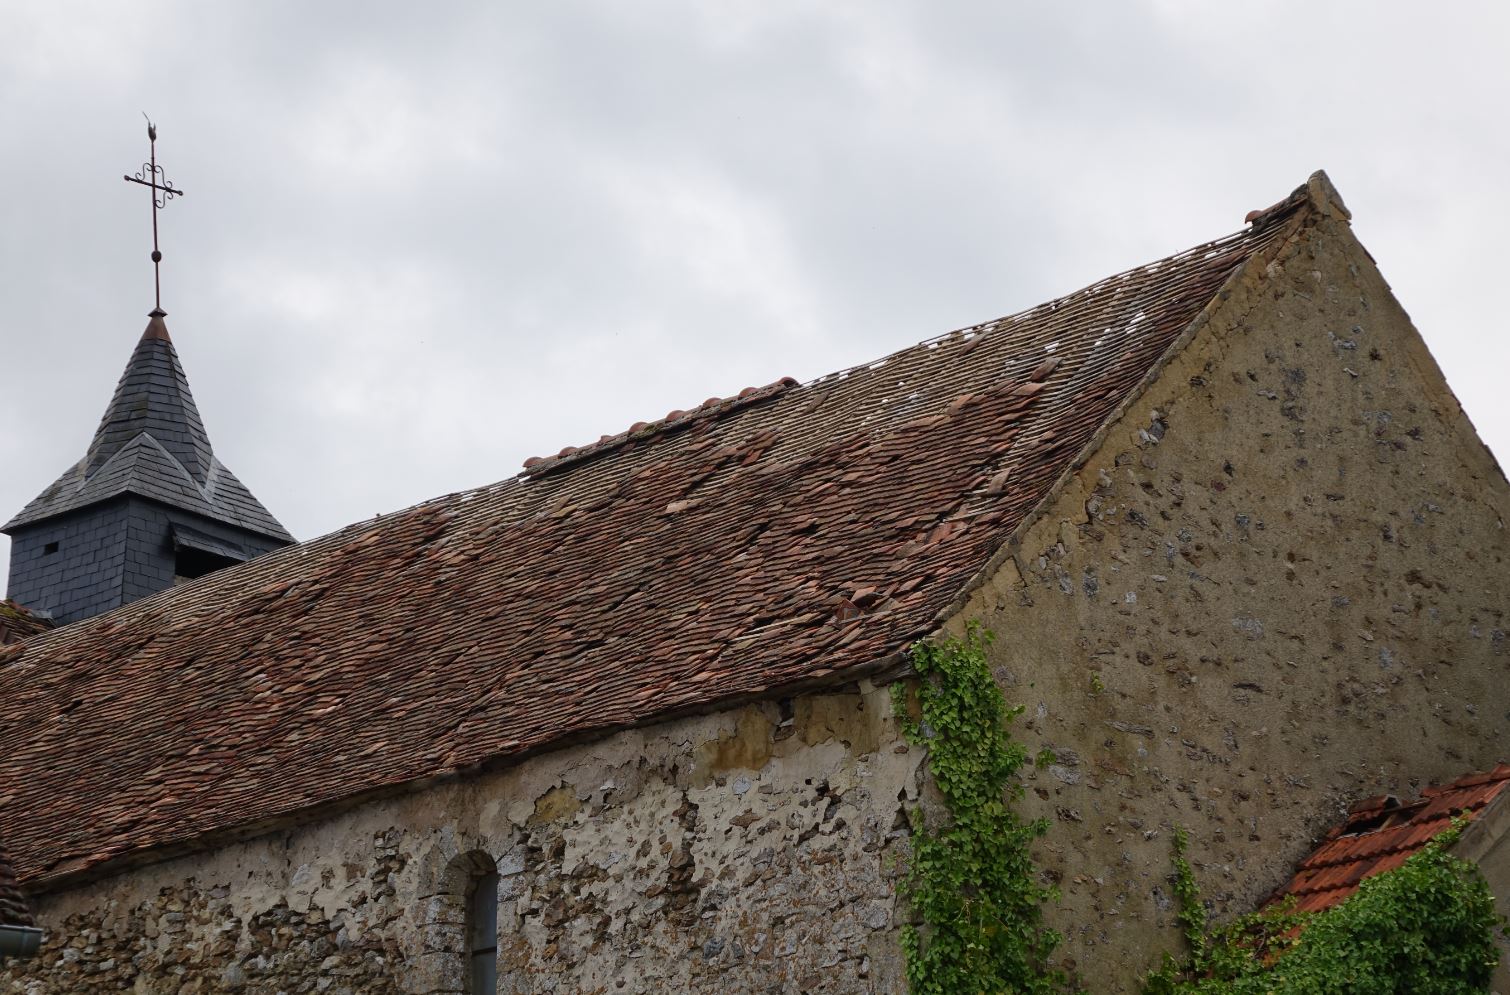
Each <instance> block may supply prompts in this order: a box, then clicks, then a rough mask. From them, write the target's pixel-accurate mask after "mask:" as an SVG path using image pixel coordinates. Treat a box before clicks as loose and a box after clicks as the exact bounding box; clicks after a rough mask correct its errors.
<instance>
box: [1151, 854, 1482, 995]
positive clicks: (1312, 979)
mask: <svg viewBox="0 0 1510 995" xmlns="http://www.w3.org/2000/svg"><path fill="white" fill-rule="evenodd" d="M1458 832H1459V827H1458V826H1454V827H1453V828H1452V829H1450V830H1448V831H1446V832H1444V833H1442V834H1441V835H1439V836H1438V837H1437V838H1436V839H1434V840H1432V841H1431V842H1430V843H1428V844H1427V845H1426V846H1425V847H1423V848H1422V849H1421V851H1420V852H1418V853H1416V854H1414V855H1413V856H1411V857H1410V858H1409V859H1408V860H1407V861H1406V862H1405V864H1404V865H1402V866H1401V867H1398V868H1396V869H1394V870H1392V871H1387V872H1385V873H1383V874H1376V875H1375V876H1373V877H1371V878H1368V879H1366V880H1365V881H1364V882H1363V883H1362V884H1361V885H1360V886H1359V888H1358V890H1357V891H1356V892H1354V893H1353V894H1352V895H1350V896H1349V897H1348V898H1347V900H1346V901H1344V902H1342V903H1341V904H1340V905H1337V906H1334V907H1333V908H1330V909H1327V910H1326V911H1324V912H1320V913H1317V914H1312V915H1305V914H1297V913H1295V912H1293V911H1291V910H1290V908H1289V907H1287V906H1283V907H1280V908H1278V909H1274V910H1268V911H1264V912H1258V913H1255V914H1253V915H1249V916H1245V917H1243V918H1242V919H1239V920H1238V921H1237V922H1235V923H1233V924H1232V925H1230V926H1227V927H1219V928H1216V929H1212V930H1209V931H1208V930H1206V929H1204V913H1203V912H1202V913H1198V914H1195V915H1192V914H1191V910H1192V909H1193V908H1194V909H1199V900H1198V898H1197V897H1196V894H1195V889H1194V882H1193V876H1192V875H1191V874H1190V871H1189V865H1188V864H1186V863H1185V862H1184V857H1183V853H1184V838H1183V834H1178V835H1177V836H1176V843H1175V878H1176V882H1177V887H1176V891H1177V894H1178V895H1179V897H1180V900H1181V912H1182V915H1181V921H1182V922H1183V923H1185V924H1186V929H1187V936H1190V935H1191V932H1192V926H1193V927H1194V928H1193V933H1194V934H1195V935H1194V936H1191V939H1192V943H1191V951H1192V952H1191V955H1190V957H1189V958H1188V959H1187V960H1186V961H1185V963H1183V964H1176V963H1174V962H1173V961H1172V959H1170V958H1169V957H1167V955H1166V958H1165V964H1164V966H1163V967H1162V968H1161V969H1160V970H1159V971H1157V972H1155V973H1154V974H1152V975H1150V976H1149V977H1148V978H1147V980H1146V983H1145V986H1144V992H1145V993H1146V995H1217V993H1222V995H1463V993H1466V992H1486V991H1488V990H1489V976H1490V974H1491V973H1492V972H1493V971H1494V967H1495V965H1496V964H1498V963H1499V950H1498V948H1497V947H1496V946H1495V943H1494V936H1495V932H1496V930H1498V929H1500V928H1501V927H1502V926H1503V925H1504V920H1502V919H1501V917H1500V916H1499V915H1498V914H1497V913H1496V912H1495V911H1494V898H1493V896H1491V895H1490V894H1489V888H1488V885H1487V884H1485V882H1484V878H1483V875H1481V874H1480V873H1479V871H1478V868H1477V867H1475V866H1474V865H1473V864H1471V863H1469V862H1467V861H1465V860H1459V859H1458V858H1456V857H1454V856H1452V855H1451V854H1450V853H1448V852H1447V851H1448V847H1450V846H1451V845H1452V843H1453V841H1455V840H1456V839H1457V836H1458ZM1182 885H1183V887H1182Z"/></svg>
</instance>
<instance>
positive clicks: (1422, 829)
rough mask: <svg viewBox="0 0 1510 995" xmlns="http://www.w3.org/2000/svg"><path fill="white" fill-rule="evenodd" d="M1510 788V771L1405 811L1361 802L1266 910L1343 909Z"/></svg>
mask: <svg viewBox="0 0 1510 995" xmlns="http://www.w3.org/2000/svg"><path fill="white" fill-rule="evenodd" d="M1507 784H1510V765H1507V764H1500V765H1499V766H1498V767H1496V768H1494V770H1492V771H1490V772H1488V773H1487V774H1469V775H1468V776H1467V777H1462V778H1459V779H1458V780H1456V781H1453V782H1452V783H1451V784H1448V785H1444V786H1442V787H1431V788H1427V789H1426V790H1424V791H1422V792H1421V797H1420V798H1418V799H1417V800H1416V801H1413V802H1410V803H1409V804H1406V805H1402V804H1400V802H1399V800H1398V799H1396V798H1393V797H1391V796H1388V795H1380V796H1378V797H1375V798H1368V799H1365V800H1364V801H1361V802H1358V803H1357V804H1356V805H1354V806H1353V807H1352V809H1351V810H1350V811H1349V812H1348V817H1347V821H1346V822H1344V823H1343V824H1342V825H1340V826H1338V827H1337V828H1335V829H1333V830H1332V831H1331V832H1330V833H1328V834H1327V837H1326V840H1325V841H1324V842H1323V843H1322V844H1321V846H1319V847H1317V848H1316V852H1315V853H1313V854H1311V855H1310V856H1309V857H1307V858H1306V859H1305V860H1304V861H1302V862H1301V864H1300V867H1299V868H1298V869H1297V870H1296V872H1295V876H1294V877H1293V878H1291V879H1290V882H1289V883H1288V884H1286V885H1285V886H1284V887H1282V888H1280V889H1278V890H1277V891H1275V893H1274V894H1273V895H1272V896H1271V897H1270V898H1269V902H1268V904H1273V903H1275V902H1279V901H1281V900H1283V899H1284V898H1285V897H1286V896H1289V895H1294V896H1295V899H1296V908H1297V909H1299V910H1300V911H1304V912H1320V911H1321V910H1322V909H1329V908H1331V907H1332V906H1334V905H1338V904H1340V903H1341V902H1342V901H1343V899H1345V898H1347V897H1348V896H1349V895H1351V894H1352V893H1353V892H1355V891H1357V890H1358V885H1359V884H1360V883H1362V881H1363V880H1364V878H1371V877H1373V876H1374V875H1375V874H1383V873H1384V872H1385V871H1392V870H1394V869H1395V868H1396V867H1399V866H1400V865H1401V864H1403V863H1405V861H1406V859H1407V858H1409V857H1410V856H1411V854H1413V853H1415V852H1416V851H1418V850H1420V849H1421V848H1422V847H1423V846H1425V845H1426V844H1427V842H1428V841H1429V840H1431V838H1432V837H1434V836H1436V835H1437V834H1438V833H1441V832H1443V831H1444V830H1446V829H1448V828H1450V827H1451V825H1452V820H1453V819H1454V818H1456V817H1457V816H1460V815H1463V814H1464V813H1465V812H1466V813H1467V815H1468V818H1469V819H1474V818H1477V817H1478V816H1479V815H1480V814H1481V813H1482V812H1483V811H1484V809H1485V808H1486V807H1487V806H1488V805H1489V803H1490V802H1492V801H1494V800H1495V799H1496V798H1498V797H1499V795H1500V793H1501V792H1503V791H1504V790H1505V786H1506V785H1507Z"/></svg>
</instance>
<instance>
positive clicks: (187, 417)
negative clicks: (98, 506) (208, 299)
mask: <svg viewBox="0 0 1510 995" xmlns="http://www.w3.org/2000/svg"><path fill="white" fill-rule="evenodd" d="M125 493H132V494H139V495H141V496H143V497H149V498H152V499H154V500H157V501H161V502H163V503H164V504H168V505H171V506H173V507H175V508H182V509H185V510H187V511H192V512H195V513H197V514H200V515H204V516H206V517H207V518H213V519H215V520H217V521H221V522H225V523H226V524H227V525H235V526H237V527H239V528H243V529H248V530H250V531H252V532H256V533H259V534H261V535H266V536H271V537H273V538H275V539H282V540H285V541H287V542H293V536H291V535H289V534H288V530H287V529H285V528H284V527H283V526H282V525H280V524H279V523H278V520H277V519H276V518H274V517H273V516H272V514H271V513H269V512H268V510H267V509H266V508H264V507H263V506H262V504H261V502H259V501H258V500H257V499H256V498H255V497H253V496H252V493H251V491H249V490H247V489H246V486H245V485H243V484H242V483H241V481H239V480H237V479H236V477H235V475H234V474H232V473H231V471H230V470H228V469H226V467H225V464H223V463H221V462H220V461H219V460H218V459H216V458H215V453H214V451H213V450H212V449H211V448H210V438H209V436H208V435H207V434H205V430H204V423H203V422H202V421H201V420H200V418H199V409H198V408H197V407H196V406H195V404H194V395H193V394H192V393H190V391H189V379H188V377H187V376H186V375H185V374H184V369H183V365H182V364H181V363H179V361H178V351H177V350H176V349H174V348H173V342H172V340H171V339H169V338H168V328H167V325H165V324H164V323H163V319H162V317H161V315H160V314H158V313H156V312H154V314H153V316H152V319H151V320H150V321H149V322H148V323H147V329H146V331H145V332H143V333H142V338H141V341H140V342H138V343H137V346H136V349H135V350H134V351H133V352H132V354H131V360H130V361H129V362H128V363H127V364H126V370H125V372H124V373H123V374H121V379H120V382H119V383H118V384H116V387H115V394H114V396H112V397H111V399H110V405H109V406H108V407H107V408H106V409H105V415H104V417H103V418H101V419H100V427H99V428H98V429H96V430H95V433H94V439H93V441H92V442H90V444H89V450H88V452H86V453H85V454H84V458H83V459H81V460H79V462H78V463H76V464H74V465H73V466H71V467H69V468H68V470H67V471H65V472H64V474H63V475H62V476H61V477H59V478H58V479H57V480H56V481H54V482H53V484H52V486H50V487H48V488H47V489H46V490H45V491H43V492H42V493H41V494H39V495H37V497H36V498H35V499H33V501H32V502H31V503H30V504H28V505H27V506H26V507H25V508H22V509H21V512H20V513H19V514H18V515H16V517H15V518H12V519H11V520H10V521H9V522H7V523H6V524H5V526H4V527H3V531H6V532H10V531H12V530H14V529H18V528H21V527H23V526H26V525H31V524H34V523H36V522H40V521H42V520H43V519H47V518H52V517H53V516H55V515H61V514H64V513H66V512H70V511H75V510H77V509H79V508H83V507H85V506H87V505H91V504H95V503H97V502H100V501H104V500H107V499H109V498H113V497H116V496H117V495H120V494H125Z"/></svg>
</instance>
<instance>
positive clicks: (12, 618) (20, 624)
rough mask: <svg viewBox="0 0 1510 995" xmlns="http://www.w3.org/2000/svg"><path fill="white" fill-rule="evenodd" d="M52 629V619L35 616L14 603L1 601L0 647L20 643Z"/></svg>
mask: <svg viewBox="0 0 1510 995" xmlns="http://www.w3.org/2000/svg"><path fill="white" fill-rule="evenodd" d="M51 628H52V619H50V618H44V617H43V616H41V615H33V614H32V613H31V612H29V611H27V610H26V609H25V608H24V607H22V606H21V605H18V604H16V603H15V602H14V601H4V600H0V645H4V644H5V643H18V642H20V641H21V640H23V639H25V638H26V637H27V636H35V635H36V634H37V633H39V632H46V631H47V630H48V629H51Z"/></svg>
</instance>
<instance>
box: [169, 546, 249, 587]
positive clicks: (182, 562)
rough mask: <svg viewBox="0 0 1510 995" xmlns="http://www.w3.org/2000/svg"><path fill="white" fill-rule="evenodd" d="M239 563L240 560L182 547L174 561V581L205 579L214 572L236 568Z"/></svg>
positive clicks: (179, 548)
mask: <svg viewBox="0 0 1510 995" xmlns="http://www.w3.org/2000/svg"><path fill="white" fill-rule="evenodd" d="M239 562H240V561H239V560H233V559H231V558H230V557H229V556H216V555H215V554H214V553H206V552H205V551H204V550H202V549H190V548H189V547H188V546H180V547H178V553H177V555H176V556H175V557H174V560H173V579H174V580H193V579H194V578H195V577H203V576H204V575H205V574H207V573H210V572H211V571H213V570H220V569H223V568H225V567H230V566H235V565H236V564H237V563H239Z"/></svg>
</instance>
